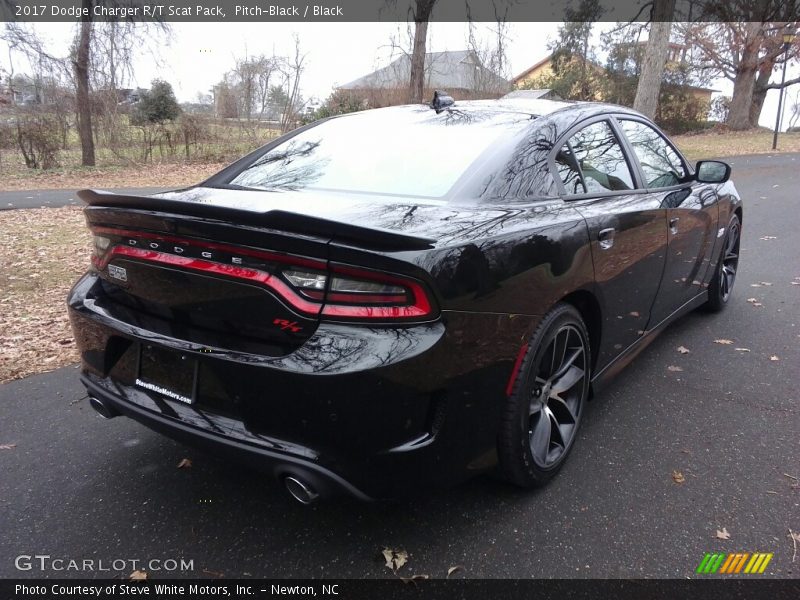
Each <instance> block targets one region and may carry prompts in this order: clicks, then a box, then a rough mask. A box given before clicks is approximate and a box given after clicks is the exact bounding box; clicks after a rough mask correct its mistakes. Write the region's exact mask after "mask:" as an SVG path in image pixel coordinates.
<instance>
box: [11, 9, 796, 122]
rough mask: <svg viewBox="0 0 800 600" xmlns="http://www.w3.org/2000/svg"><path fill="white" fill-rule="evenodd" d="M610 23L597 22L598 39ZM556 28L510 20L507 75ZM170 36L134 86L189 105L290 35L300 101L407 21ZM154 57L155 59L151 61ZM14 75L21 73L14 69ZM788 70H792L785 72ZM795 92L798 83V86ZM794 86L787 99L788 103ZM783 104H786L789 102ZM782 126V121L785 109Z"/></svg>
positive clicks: (367, 61)
mask: <svg viewBox="0 0 800 600" xmlns="http://www.w3.org/2000/svg"><path fill="white" fill-rule="evenodd" d="M612 25H613V24H609V23H600V24H599V25H598V27H596V29H597V30H598V31H597V32H596V34H595V35H596V36H597V37H598V38H599V33H600V31H601V30H602V29H604V28H608V27H610V26H612ZM558 26H559V24H558V23H510V24H508V25H507V31H506V36H507V37H506V49H507V52H506V53H507V59H508V64H509V69H508V71H509V75H511V76H514V75H517V74H518V73H520V72H521V71H523V70H525V69H526V68H528V67H529V66H531V65H532V64H533V63H535V62H537V61H538V60H540V59H542V58H543V57H544V56H546V55H547V43H548V41H550V40H552V39H553V38H555V37H556V35H557V30H558ZM73 27H74V25H73V24H71V23H45V24H39V25H37V31H38V32H39V33H40V35H42V36H44V37H46V38H47V39H48V40H49V41H50V44H51V47H53V48H57V50H56V51H55V53H56V54H66V53H67V49H68V47H69V43H70V41H71V39H72V32H73V31H74V29H73ZM172 27H173V31H174V39H173V41H172V43H171V44H170V46H169V47H163V46H162V47H160V48H159V49H157V51H154V52H153V51H150V52H148V51H144V52H143V53H142V54H141V55H140V56H139V57H138V59H137V62H136V65H135V70H134V72H135V76H136V80H135V81H133V82H131V87H135V86H137V85H139V86H143V87H147V86H149V83H150V81H151V80H152V79H154V78H156V77H158V78H161V79H165V80H167V81H169V82H170V83H172V85H173V87H174V89H175V93H176V95H177V97H178V99H179V100H180V101H189V100H194V99H195V97H196V95H197V93H198V92H206V93H207V92H208V90H209V89H210V88H211V86H212V85H213V84H215V83H217V82H218V81H219V80H220V79H221V77H222V75H223V73H224V72H225V71H228V70H230V69H231V68H232V67H233V64H234V60H235V58H242V57H244V56H246V55H258V54H268V55H269V54H272V53H273V51H274V52H275V53H277V54H290V53H291V52H292V51H293V48H294V41H293V35H294V34H297V35H298V36H299V37H300V44H301V48H302V51H303V53H305V54H306V63H305V64H306V69H305V72H304V73H303V78H302V80H301V87H302V94H303V96H304V97H305V98H310V97H317V98H319V99H321V100H322V99H324V98H326V97H327V96H328V94H329V93H330V92H331V89H332V88H333V87H334V86H336V85H338V84H343V83H347V82H348V81H351V80H353V79H356V78H358V77H360V76H362V75H365V74H366V73H369V72H370V71H372V70H374V69H376V68H378V67H381V66H384V65H386V64H387V63H388V62H389V60H390V56H391V48H390V39H391V38H392V37H393V36H394V37H395V38H398V36H399V37H400V38H401V39H404V38H406V39H407V35H406V25H405V23H400V24H398V23H336V24H331V23H286V24H277V23H173V24H172ZM493 27H496V25H495V24H493V23H486V24H477V31H478V34H479V37H480V39H482V40H483V41H485V42H487V43H488V42H489V40H490V38H491V37H492V28H493ZM467 35H468V28H467V25H466V24H465V23H432V24H431V26H430V28H429V39H428V49H429V51H439V50H461V49H464V48H466V47H467ZM2 50H3V51H2V52H0V65H3V66H7V64H8V56H7V52H6V51H5V48H3V49H2ZM154 56H156V57H158V59H159V60H155V59H154ZM16 69H17V71H24V70H25V69H24V68H23V67H22V66H21V65H16ZM789 70H790V72H793V71H794V70H796V69H793V68H791V67H790V69H789ZM712 87H714V88H715V89H718V90H720V91H721V92H722V93H725V94H727V95H730V93H731V87H732V86H731V84H730V82H728V81H727V80H724V79H723V80H719V81H717V82H715V83H714V84H713V85H712ZM796 87H797V86H796ZM795 93H796V88H795V89H792V88H790V93H789V94H788V96H789V98H790V99H793V98H794V96H795ZM787 104H788V103H787ZM776 110H777V92H775V91H770V92H769V93H768V96H767V100H766V103H765V106H764V110H763V111H762V113H761V114H762V116H761V121H760V122H761V124H762V125H764V126H767V127H772V126H773V125H774V123H775V113H776ZM784 114H785V117H784V125H785V124H786V123H788V119H789V113H788V111H787V112H786V113H784Z"/></svg>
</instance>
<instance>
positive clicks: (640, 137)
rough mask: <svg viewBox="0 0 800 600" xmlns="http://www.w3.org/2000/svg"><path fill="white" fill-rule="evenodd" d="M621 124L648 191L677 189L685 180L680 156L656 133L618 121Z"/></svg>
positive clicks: (629, 122) (637, 125)
mask: <svg viewBox="0 0 800 600" xmlns="http://www.w3.org/2000/svg"><path fill="white" fill-rule="evenodd" d="M620 124H621V125H622V130H623V131H624V132H625V137H627V138H628V141H629V142H630V144H631V146H632V147H633V151H634V153H635V154H636V157H637V158H638V159H639V164H640V165H641V166H642V173H643V174H644V180H645V185H646V186H647V187H648V188H661V187H669V186H671V185H677V184H679V183H680V182H681V181H683V180H684V179H685V178H686V168H685V167H684V165H683V161H682V160H681V158H680V156H678V153H677V152H675V150H674V149H673V148H672V146H670V145H669V143H668V142H667V141H666V140H665V139H664V138H663V137H662V136H661V134H659V133H658V132H657V131H656V130H655V129H653V128H652V127H650V126H649V125H645V124H644V123H640V122H639V121H630V120H627V119H622V120H620Z"/></svg>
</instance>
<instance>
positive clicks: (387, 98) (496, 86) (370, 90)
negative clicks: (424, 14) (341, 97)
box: [336, 50, 511, 108]
mask: <svg viewBox="0 0 800 600" xmlns="http://www.w3.org/2000/svg"><path fill="white" fill-rule="evenodd" d="M410 79H411V57H410V56H409V55H403V56H401V57H399V58H397V59H395V60H394V61H392V62H391V63H389V64H388V65H387V66H385V67H382V68H380V69H378V70H376V71H373V72H372V73H368V74H367V75H364V76H363V77H359V78H358V79H355V80H353V81H350V82H348V83H345V84H344V85H340V86H338V87H337V88H336V89H337V91H341V92H346V93H348V94H350V95H353V96H356V97H357V98H359V99H360V100H361V101H362V102H363V103H364V105H365V106H367V107H371V108H376V107H380V106H390V105H394V104H404V103H405V102H407V101H408V85H409V81H410ZM424 87H425V97H428V96H432V95H433V90H445V91H447V92H448V94H449V95H451V96H452V97H453V98H455V99H456V100H472V99H477V98H499V97H500V96H502V95H503V94H505V93H506V92H508V91H509V90H510V89H511V84H510V83H509V82H508V81H507V80H506V79H504V78H503V77H501V76H500V75H498V74H496V73H494V72H493V71H492V70H491V69H488V68H487V67H485V66H484V65H483V64H482V63H481V60H480V58H479V57H478V55H477V53H475V51H473V50H456V51H453V50H447V51H444V52H428V53H427V54H426V55H425V84H424Z"/></svg>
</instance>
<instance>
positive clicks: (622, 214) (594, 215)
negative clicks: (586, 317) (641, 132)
mask: <svg viewBox="0 0 800 600" xmlns="http://www.w3.org/2000/svg"><path fill="white" fill-rule="evenodd" d="M566 138H567V141H566V143H564V144H563V145H562V146H561V147H560V148H559V149H558V150H557V151H556V153H555V156H554V168H555V171H556V172H557V175H558V179H559V180H560V182H561V185H562V186H563V192H564V194H565V196H564V198H565V200H566V201H567V202H570V204H571V205H572V206H574V207H575V208H576V209H577V210H578V211H579V212H580V213H581V214H582V215H583V217H584V219H585V220H586V223H587V226H588V229H589V237H590V240H591V252H592V260H593V262H594V271H595V281H596V286H597V288H596V289H597V293H598V296H599V300H600V302H601V307H602V312H603V319H604V322H603V336H602V340H603V341H602V345H601V348H600V351H599V356H598V358H597V370H598V371H599V370H602V368H603V367H604V366H606V365H607V364H608V363H609V362H610V361H611V360H612V359H613V358H614V357H616V356H617V355H619V354H620V353H621V352H623V351H624V350H625V349H626V348H627V347H628V346H630V345H631V344H633V343H634V342H635V341H636V340H637V339H638V338H639V337H641V336H642V334H643V333H644V331H645V330H646V328H647V323H648V320H649V318H650V310H651V307H652V305H653V302H654V300H655V297H656V294H657V292H658V287H659V283H660V281H661V275H662V272H663V269H664V261H665V254H666V246H667V216H666V209H665V208H664V207H663V206H662V205H661V201H660V199H659V198H657V197H655V196H653V195H652V194H648V193H646V192H645V191H644V190H642V189H641V186H640V182H639V177H638V172H637V170H636V169H635V168H633V163H632V162H631V160H630V157H628V156H627V155H626V153H625V150H624V148H623V145H622V144H621V143H620V138H619V137H618V134H617V132H616V131H615V129H614V125H613V123H612V121H611V120H610V118H608V117H601V118H599V119H594V120H591V121H588V122H585V123H583V124H581V125H580V126H578V127H577V128H575V129H573V130H572V131H571V132H570V133H568V134H567V136H566Z"/></svg>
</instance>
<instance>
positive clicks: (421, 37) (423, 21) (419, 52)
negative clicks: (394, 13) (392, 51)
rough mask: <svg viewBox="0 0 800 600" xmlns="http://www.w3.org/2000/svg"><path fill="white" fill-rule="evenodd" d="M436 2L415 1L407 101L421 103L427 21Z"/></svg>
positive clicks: (431, 0) (423, 84)
mask: <svg viewBox="0 0 800 600" xmlns="http://www.w3.org/2000/svg"><path fill="white" fill-rule="evenodd" d="M434 4H436V0H416V8H415V10H414V49H413V50H412V51H411V77H410V81H409V85H408V101H409V102H411V103H412V104H416V103H419V102H422V94H423V93H424V89H425V47H426V44H427V39H428V21H429V20H430V18H431V12H433V5H434Z"/></svg>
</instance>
